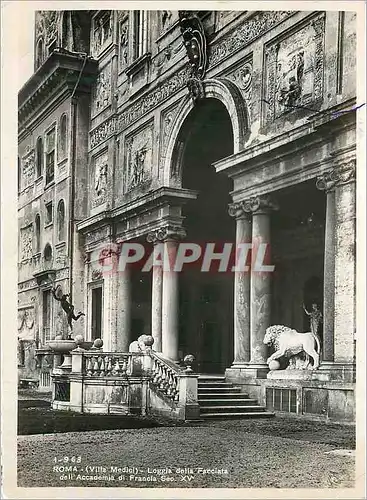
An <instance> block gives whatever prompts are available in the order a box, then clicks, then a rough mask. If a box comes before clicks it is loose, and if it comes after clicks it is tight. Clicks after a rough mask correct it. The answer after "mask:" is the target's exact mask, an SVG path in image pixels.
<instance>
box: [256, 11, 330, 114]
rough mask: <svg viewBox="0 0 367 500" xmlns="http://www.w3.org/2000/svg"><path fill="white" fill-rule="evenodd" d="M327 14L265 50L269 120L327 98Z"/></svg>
mask: <svg viewBox="0 0 367 500" xmlns="http://www.w3.org/2000/svg"><path fill="white" fill-rule="evenodd" d="M324 32H325V17H324V14H322V15H321V16H318V17H317V18H314V19H313V20H311V21H309V22H308V24H307V25H306V26H304V27H303V28H301V29H300V30H298V31H297V32H295V33H292V34H291V35H289V36H288V37H287V38H285V39H283V40H281V41H277V42H275V43H273V44H271V45H269V46H268V47H266V49H265V51H266V52H265V54H266V62H265V66H266V85H265V103H264V107H265V113H264V116H265V119H266V121H268V122H269V121H272V120H274V119H276V118H278V117H279V116H281V115H283V114H285V113H288V112H291V111H292V110H294V109H297V107H298V108H300V107H302V106H307V105H309V104H310V103H314V102H317V101H318V100H320V99H322V97H323V78H324Z"/></svg>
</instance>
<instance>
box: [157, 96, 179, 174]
mask: <svg viewBox="0 0 367 500" xmlns="http://www.w3.org/2000/svg"><path fill="white" fill-rule="evenodd" d="M178 108H179V103H177V102H176V103H175V104H174V105H173V106H171V107H170V108H168V109H167V110H165V111H164V112H163V113H162V115H161V128H160V130H161V135H160V154H159V166H160V168H163V165H164V163H165V160H166V152H167V146H168V141H169V137H170V133H171V130H172V126H173V122H174V120H175V117H176V115H177V112H178Z"/></svg>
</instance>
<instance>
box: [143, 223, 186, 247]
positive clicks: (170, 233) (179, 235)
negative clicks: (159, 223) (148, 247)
mask: <svg viewBox="0 0 367 500" xmlns="http://www.w3.org/2000/svg"><path fill="white" fill-rule="evenodd" d="M185 237H186V231H185V229H184V228H183V227H182V226H179V225H175V224H168V225H166V226H163V227H160V228H158V229H155V230H154V231H150V232H149V233H148V235H147V241H148V242H149V243H160V242H164V241H167V240H177V241H178V240H182V239H183V238H185Z"/></svg>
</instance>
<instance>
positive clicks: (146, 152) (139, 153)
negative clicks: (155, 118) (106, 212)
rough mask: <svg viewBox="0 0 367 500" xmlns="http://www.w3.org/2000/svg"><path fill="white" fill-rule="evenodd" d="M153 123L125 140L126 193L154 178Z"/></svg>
mask: <svg viewBox="0 0 367 500" xmlns="http://www.w3.org/2000/svg"><path fill="white" fill-rule="evenodd" d="M152 148H153V123H151V124H150V125H148V126H146V127H145V128H143V129H141V130H140V131H139V132H137V133H135V135H132V136H129V137H127V138H126V140H125V148H124V149H125V168H126V170H125V179H124V186H125V189H124V191H125V192H127V191H130V190H131V189H133V188H135V187H137V186H139V185H141V184H143V183H144V182H146V181H148V180H150V179H151V177H152V153H153V151H152Z"/></svg>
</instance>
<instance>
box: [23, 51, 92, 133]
mask: <svg viewBox="0 0 367 500" xmlns="http://www.w3.org/2000/svg"><path fill="white" fill-rule="evenodd" d="M82 69H83V74H82V76H81V78H80V81H79V86H78V90H82V89H84V90H87V89H90V87H91V85H92V83H93V82H94V78H95V76H96V74H97V69H98V63H97V61H95V60H94V59H91V58H90V57H87V59H86V60H85V56H84V55H83V54H76V53H69V52H66V51H63V52H61V50H60V51H56V50H55V51H54V52H52V54H50V56H49V57H48V58H47V59H46V61H45V62H44V64H43V65H42V66H41V67H40V68H39V69H38V70H37V71H36V72H35V73H34V74H33V75H32V76H31V78H30V79H29V80H28V81H27V82H26V83H25V84H24V86H23V87H22V88H21V90H20V91H19V94H18V118H19V124H20V125H21V124H22V122H24V121H25V120H26V118H27V117H28V116H29V115H30V114H31V113H32V112H33V111H34V110H35V109H37V107H40V106H41V104H42V103H43V102H44V101H45V100H47V99H49V97H50V94H52V93H54V92H55V91H56V90H57V89H61V87H64V86H65V85H66V86H69V87H70V88H73V87H74V86H75V85H76V83H77V82H78V79H79V75H80V73H81V70H82Z"/></svg>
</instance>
